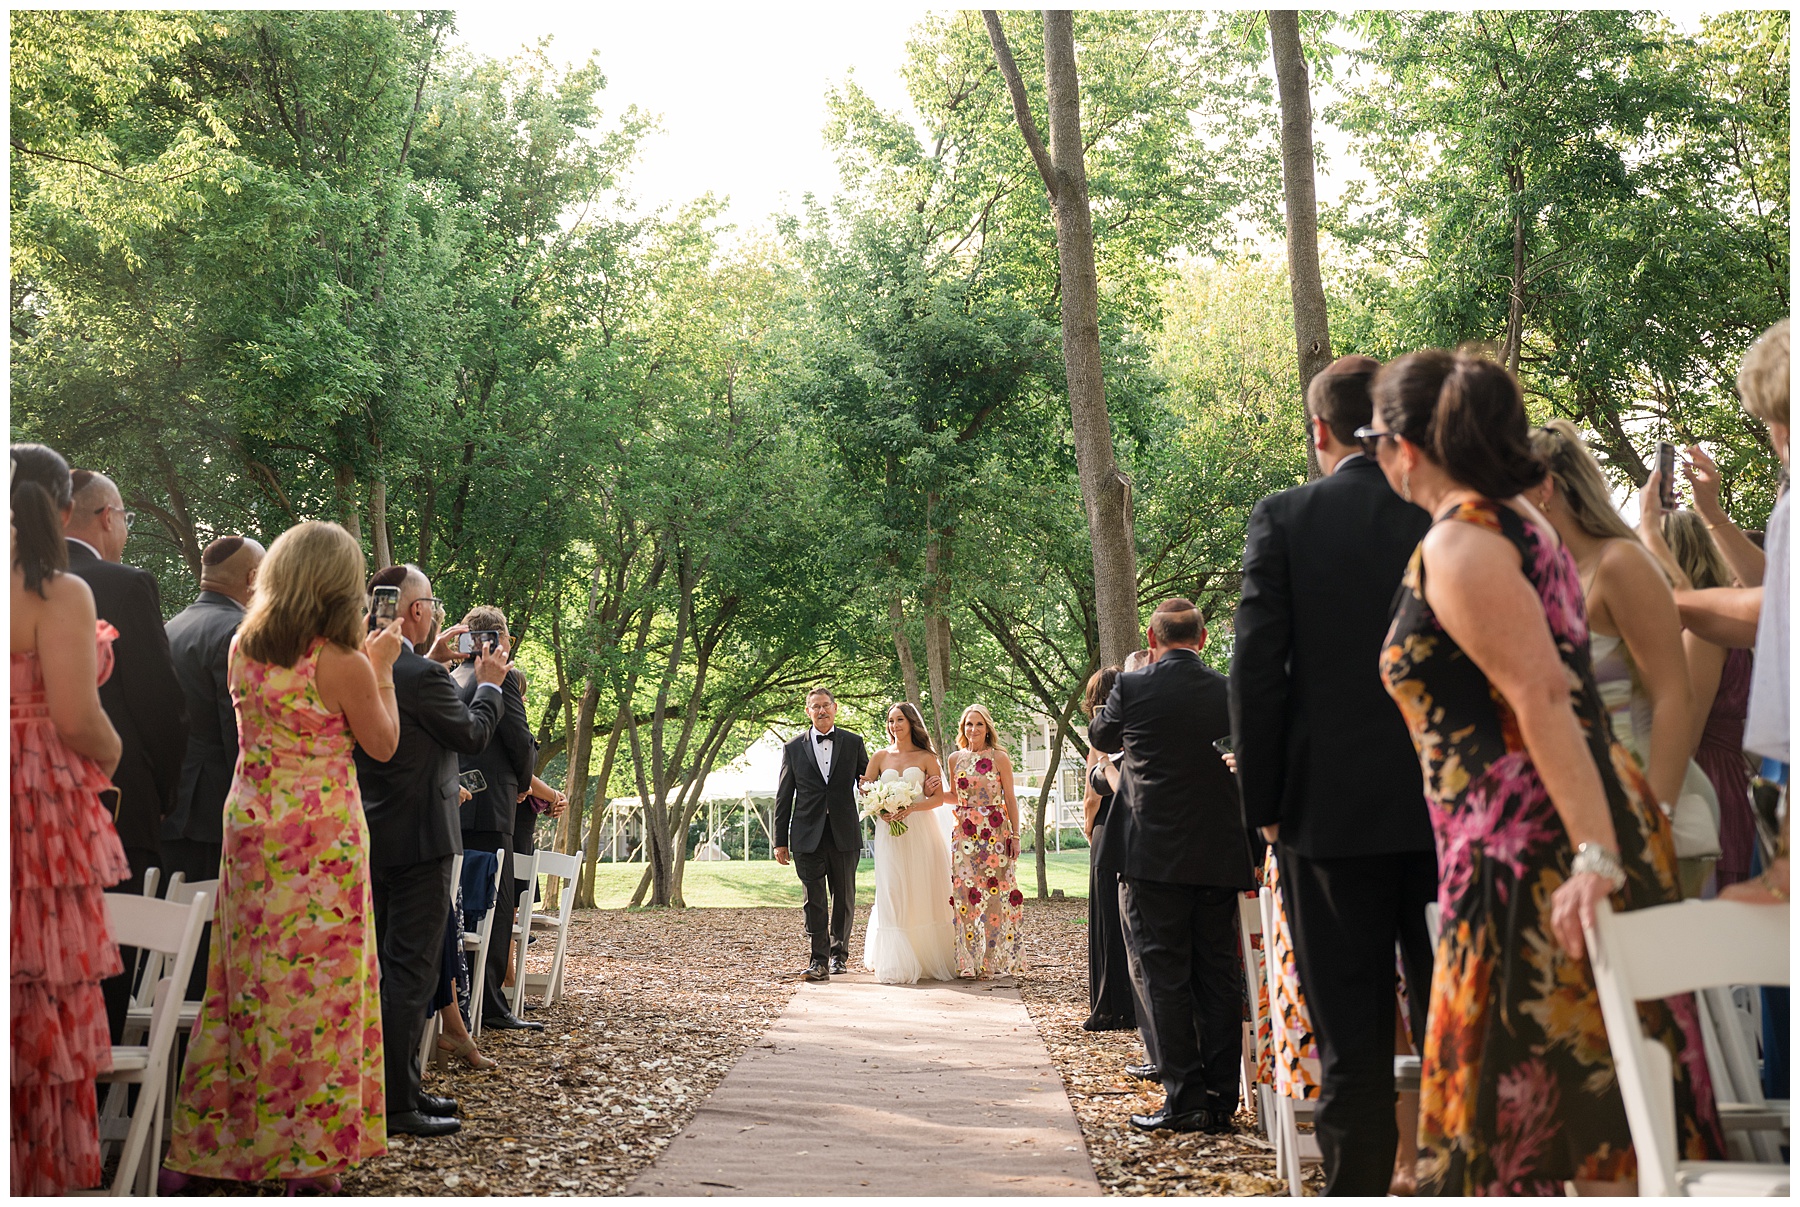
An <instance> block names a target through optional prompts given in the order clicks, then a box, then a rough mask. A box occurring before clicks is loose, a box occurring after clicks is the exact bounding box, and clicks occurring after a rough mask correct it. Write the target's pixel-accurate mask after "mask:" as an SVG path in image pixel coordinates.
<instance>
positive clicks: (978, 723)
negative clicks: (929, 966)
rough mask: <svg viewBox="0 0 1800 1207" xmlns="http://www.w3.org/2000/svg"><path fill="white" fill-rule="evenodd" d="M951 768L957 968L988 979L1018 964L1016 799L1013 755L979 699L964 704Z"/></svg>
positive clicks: (1020, 916) (1021, 901)
mask: <svg viewBox="0 0 1800 1207" xmlns="http://www.w3.org/2000/svg"><path fill="white" fill-rule="evenodd" d="M956 745H957V747H958V749H957V750H956V751H955V752H954V753H952V754H951V756H950V766H949V768H948V769H947V774H948V775H949V777H950V780H951V782H952V783H954V784H955V785H956V806H955V810H954V812H953V814H952V819H951V823H950V844H951V846H950V899H951V901H952V902H953V903H954V904H955V905H956V974H957V975H958V976H964V977H974V978H975V979H977V980H985V979H987V978H988V977H994V976H1007V975H1009V974H1010V973H1013V972H1018V971H1021V969H1022V967H1023V965H1022V962H1021V958H1020V954H1019V938H1020V934H1021V932H1022V931H1023V930H1024V926H1025V894H1024V893H1021V892H1020V891H1019V801H1018V798H1017V797H1016V796H1014V795H1013V769H1012V759H1010V758H1008V757H1007V754H1006V751H1004V750H1002V749H1001V748H1000V741H999V738H998V737H997V736H996V734H995V732H994V718H993V716H992V714H990V713H989V712H988V710H987V709H985V708H983V707H982V706H981V705H979V704H971V705H969V707H967V708H965V709H963V714H962V720H961V721H959V722H958V723H957V734H956Z"/></svg>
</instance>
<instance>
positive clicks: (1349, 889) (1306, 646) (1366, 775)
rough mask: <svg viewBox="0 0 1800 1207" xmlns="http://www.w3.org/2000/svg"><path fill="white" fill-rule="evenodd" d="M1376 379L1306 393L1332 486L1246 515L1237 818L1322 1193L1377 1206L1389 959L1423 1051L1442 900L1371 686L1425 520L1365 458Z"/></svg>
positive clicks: (1399, 758) (1378, 687)
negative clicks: (1242, 820) (1285, 1010)
mask: <svg viewBox="0 0 1800 1207" xmlns="http://www.w3.org/2000/svg"><path fill="white" fill-rule="evenodd" d="M1379 367H1380V366H1379V365H1378V364H1377V363H1376V362H1375V361H1373V360H1371V359H1370V358H1368V357H1366V356H1346V357H1342V358H1340V359H1339V360H1338V361H1336V362H1335V363H1333V364H1332V365H1330V366H1329V367H1327V368H1326V369H1325V370H1324V371H1323V372H1321V373H1320V374H1319V375H1318V376H1317V377H1315V378H1314V379H1313V381H1312V384H1311V386H1310V387H1309V388H1308V389H1307V396H1306V402H1307V412H1308V415H1309V417H1310V419H1311V425H1312V429H1313V443H1314V447H1316V448H1317V449H1318V452H1319V463H1320V465H1321V466H1322V467H1323V468H1324V469H1325V472H1326V475H1327V476H1325V477H1322V478H1319V479H1317V480H1316V481H1313V482H1309V483H1307V484H1306V485H1304V486H1297V487H1294V488H1293V489H1291V490H1285V491H1282V492H1281V493H1280V494H1276V495H1271V496H1269V497H1268V498H1266V499H1264V500H1263V501H1262V502H1260V503H1258V504H1257V505H1256V509H1255V511H1254V512H1252V513H1251V517H1250V528H1249V533H1248V536H1247V540H1246V543H1245V547H1244V585H1243V596H1242V602H1241V603H1240V604H1239V606H1238V612H1237V624H1236V629H1237V646H1236V649H1235V650H1234V651H1233V657H1232V664H1231V689H1232V693H1231V702H1232V731H1233V733H1234V734H1235V735H1236V737H1235V749H1236V753H1237V765H1238V778H1239V783H1240V785H1241V788H1242V792H1243V796H1244V813H1245V816H1246V818H1247V820H1248V821H1249V823H1250V824H1251V825H1254V826H1260V827H1262V833H1263V837H1264V838H1266V839H1268V840H1269V841H1270V842H1273V843H1275V844H1276V858H1277V859H1278V860H1279V861H1280V864H1281V895H1282V901H1283V906H1284V908H1285V909H1286V911H1287V919H1288V925H1289V927H1290V928H1291V929H1292V932H1293V935H1294V946H1295V949H1296V951H1295V955H1296V959H1297V962H1298V965H1299V972H1300V986H1301V990H1302V992H1303V993H1304V994H1305V996H1306V1007H1307V1011H1308V1013H1309V1014H1310V1016H1311V1020H1312V1026H1313V1034H1314V1036H1315V1038H1316V1039H1317V1040H1318V1044H1319V1060H1320V1071H1321V1073H1322V1080H1323V1084H1322V1085H1321V1087H1320V1095H1319V1105H1318V1108H1317V1110H1316V1111H1315V1112H1314V1115H1313V1120H1314V1125H1315V1128H1316V1130H1317V1133H1318V1138H1319V1149H1320V1152H1321V1154H1322V1155H1323V1157H1324V1161H1325V1187H1326V1193H1327V1194H1354V1195H1382V1194H1386V1193H1387V1190H1388V1183H1389V1180H1390V1178H1391V1176H1392V1173H1393V1168H1394V1149H1395V1144H1396V1142H1397V1139H1398V1131H1397V1128H1396V1126H1395V1122H1394V1101H1395V1096H1394V1060H1393V1056H1394V948H1395V944H1396V943H1398V944H1399V947H1400V952H1401V958H1402V961H1403V966H1404V968H1405V970H1406V979H1407V987H1408V995H1407V996H1408V998H1409V1000H1410V1003H1411V1007H1412V1014H1413V1017H1412V1019H1411V1020H1410V1021H1411V1024H1412V1029H1413V1036H1414V1038H1415V1040H1416V1041H1418V1042H1420V1043H1421V1044H1422V1043H1423V1040H1424V1025H1425V1007H1426V1002H1427V999H1428V997H1429V989H1430V985H1431V945H1430V939H1429V937H1428V935H1427V933H1426V929H1425V905H1426V903H1427V902H1428V901H1430V900H1431V899H1432V898H1433V897H1434V896H1435V895H1436V892H1437V858H1436V854H1435V847H1434V844H1433V840H1432V833H1431V822H1430V818H1429V816H1428V815H1427V813H1426V808H1425V792H1424V786H1423V782H1422V780H1421V777H1420V772H1419V760H1418V756H1417V754H1416V753H1415V752H1414V750H1413V745H1412V741H1411V739H1410V738H1409V737H1408V735H1407V732H1406V726H1405V724H1404V723H1403V722H1402V721H1401V719H1400V713H1399V710H1397V709H1396V708H1394V706H1393V703H1392V701H1390V700H1389V698H1388V695H1387V692H1386V690H1385V689H1384V688H1383V686H1382V682H1381V677H1380V672H1379V669H1378V663H1379V659H1380V656H1381V647H1382V643H1383V641H1384V639H1385V636H1386V633H1387V630H1388V614H1389V610H1390V609H1391V607H1392V605H1393V599H1394V592H1395V590H1396V589H1397V588H1398V587H1399V585H1400V578H1401V575H1402V573H1404V571H1405V569H1406V563H1407V560H1408V559H1409V558H1410V557H1411V556H1412V551H1413V549H1414V548H1415V547H1416V546H1417V545H1418V543H1419V542H1420V540H1422V539H1423V538H1424V536H1425V531H1426V529H1427V528H1429V527H1430V524H1431V519H1430V517H1429V516H1427V515H1426V514H1425V512H1423V511H1422V510H1420V509H1419V508H1417V507H1414V506H1413V505H1412V504H1410V503H1407V502H1405V501H1403V500H1402V499H1400V498H1399V497H1398V496H1397V495H1395V494H1394V492H1393V491H1392V490H1390V489H1388V484H1387V480H1386V479H1385V478H1384V477H1383V476H1382V473H1381V469H1380V467H1378V466H1377V465H1376V464H1375V460H1374V458H1373V457H1369V456H1364V455H1363V453H1362V450H1361V449H1360V448H1359V447H1358V444H1357V441H1356V438H1355V432H1356V430H1357V428H1359V427H1362V426H1364V425H1366V424H1367V423H1368V422H1369V420H1370V417H1371V413H1372V404H1371V402H1370V399H1369V382H1370V380H1371V379H1372V378H1373V377H1374V374H1375V370H1376V369H1377V368H1379Z"/></svg>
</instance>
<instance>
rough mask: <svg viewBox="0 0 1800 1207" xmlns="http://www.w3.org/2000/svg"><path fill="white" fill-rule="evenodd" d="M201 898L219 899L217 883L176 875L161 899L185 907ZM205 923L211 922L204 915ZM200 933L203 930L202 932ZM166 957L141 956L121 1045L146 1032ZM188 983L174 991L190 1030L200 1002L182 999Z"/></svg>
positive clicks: (170, 878)
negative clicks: (179, 995)
mask: <svg viewBox="0 0 1800 1207" xmlns="http://www.w3.org/2000/svg"><path fill="white" fill-rule="evenodd" d="M201 895H205V896H207V897H209V898H211V899H212V900H213V901H215V902H216V901H218V899H219V882H218V881H217V880H216V879H215V880H189V879H188V878H187V874H186V873H184V872H176V873H175V874H174V875H173V876H171V877H169V884H168V889H167V893H166V896H165V899H166V900H168V901H171V902H173V903H174V904H176V905H189V904H192V903H193V900H194V898H196V897H199V896H201ZM206 920H207V921H208V922H211V921H212V914H211V913H208V914H207V917H206ZM202 929H203V930H204V928H202ZM169 960H170V957H169V956H166V955H162V954H160V953H157V952H145V953H144V971H143V974H142V976H141V977H140V978H139V982H138V985H139V988H138V992H137V993H136V994H135V995H134V996H133V997H132V999H131V1002H130V1004H129V1005H128V1006H127V1007H126V1010H125V1028H124V1030H123V1031H122V1032H120V1035H119V1038H120V1041H121V1042H123V1043H128V1044H130V1043H136V1042H137V1041H138V1040H139V1039H141V1038H143V1037H144V1036H145V1035H147V1034H149V1032H150V1016H151V1013H152V1010H153V1007H154V1005H155V993H154V990H155V987H156V986H157V984H159V983H160V982H161V980H162V978H163V975H164V974H165V973H166V972H167V971H168V967H169ZM187 990H188V983H187V982H186V981H183V982H182V983H181V985H180V988H179V990H178V992H179V993H181V994H182V995H183V997H182V999H181V1000H180V1002H179V1008H180V1012H181V1013H180V1024H179V1025H180V1026H181V1027H183V1028H192V1027H193V1025H194V1023H195V1022H196V1020H198V1019H199V1017H200V1005H201V1003H200V999H198V998H189V997H186V996H185V995H186V993H187Z"/></svg>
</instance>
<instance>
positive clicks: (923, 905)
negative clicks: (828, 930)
mask: <svg viewBox="0 0 1800 1207" xmlns="http://www.w3.org/2000/svg"><path fill="white" fill-rule="evenodd" d="M949 814H950V809H949V807H948V806H945V805H939V806H938V807H937V808H935V809H928V810H926V811H925V812H923V813H914V814H913V815H912V816H911V817H909V818H907V819H906V833H904V834H902V835H900V836H899V837H898V838H896V837H895V836H894V835H892V834H889V833H888V828H887V823H886V822H877V823H876V824H875V908H874V909H872V910H870V911H869V928H868V931H867V933H866V934H865V936H864V939H863V963H864V964H865V965H866V966H867V967H868V969H869V971H870V972H873V973H874V974H875V979H876V980H878V981H881V982H882V983H884V984H888V985H910V984H912V983H914V982H915V981H953V980H955V979H956V931H955V923H954V921H953V917H954V915H953V912H952V908H951V905H950V840H949V837H948V831H949V826H950V820H949Z"/></svg>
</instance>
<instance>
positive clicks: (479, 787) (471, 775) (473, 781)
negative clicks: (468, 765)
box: [456, 771, 487, 792]
mask: <svg viewBox="0 0 1800 1207" xmlns="http://www.w3.org/2000/svg"><path fill="white" fill-rule="evenodd" d="M456 782H457V783H459V784H461V785H462V786H463V787H465V788H467V789H468V790H469V791H470V792H486V791H487V777H486V776H484V775H482V774H481V772H479V771H465V772H463V773H462V774H461V775H459V776H457V777H456Z"/></svg>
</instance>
